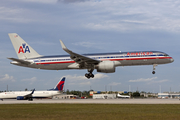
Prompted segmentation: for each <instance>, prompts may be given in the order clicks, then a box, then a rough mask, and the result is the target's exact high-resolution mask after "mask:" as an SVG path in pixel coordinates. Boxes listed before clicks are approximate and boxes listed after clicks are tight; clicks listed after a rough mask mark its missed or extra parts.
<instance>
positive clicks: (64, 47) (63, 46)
mask: <svg viewBox="0 0 180 120" xmlns="http://www.w3.org/2000/svg"><path fill="white" fill-rule="evenodd" d="M59 41H60V43H61V46H62V48H63V49H66V46H65V45H64V43H63V41H62V40H59Z"/></svg>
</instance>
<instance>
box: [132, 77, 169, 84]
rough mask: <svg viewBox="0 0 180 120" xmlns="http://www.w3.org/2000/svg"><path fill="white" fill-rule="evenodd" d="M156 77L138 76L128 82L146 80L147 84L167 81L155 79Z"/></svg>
mask: <svg viewBox="0 0 180 120" xmlns="http://www.w3.org/2000/svg"><path fill="white" fill-rule="evenodd" d="M156 79H157V77H152V78H140V79H136V80H129V82H147V84H153V83H163V82H167V81H169V80H166V79H165V80H156Z"/></svg>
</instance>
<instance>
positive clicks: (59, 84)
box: [50, 77, 65, 91]
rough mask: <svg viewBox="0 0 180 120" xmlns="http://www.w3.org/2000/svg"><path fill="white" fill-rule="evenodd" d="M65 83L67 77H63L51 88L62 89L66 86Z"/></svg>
mask: <svg viewBox="0 0 180 120" xmlns="http://www.w3.org/2000/svg"><path fill="white" fill-rule="evenodd" d="M64 83H65V77H62V78H61V80H60V81H59V82H58V83H57V85H56V86H55V87H54V88H53V89H50V90H58V91H62V90H63V88H64Z"/></svg>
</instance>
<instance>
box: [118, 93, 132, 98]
mask: <svg viewBox="0 0 180 120" xmlns="http://www.w3.org/2000/svg"><path fill="white" fill-rule="evenodd" d="M117 97H118V98H130V96H128V95H120V94H117Z"/></svg>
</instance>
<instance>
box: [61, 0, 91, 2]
mask: <svg viewBox="0 0 180 120" xmlns="http://www.w3.org/2000/svg"><path fill="white" fill-rule="evenodd" d="M86 1H89V0H58V2H62V3H76V2H86Z"/></svg>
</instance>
